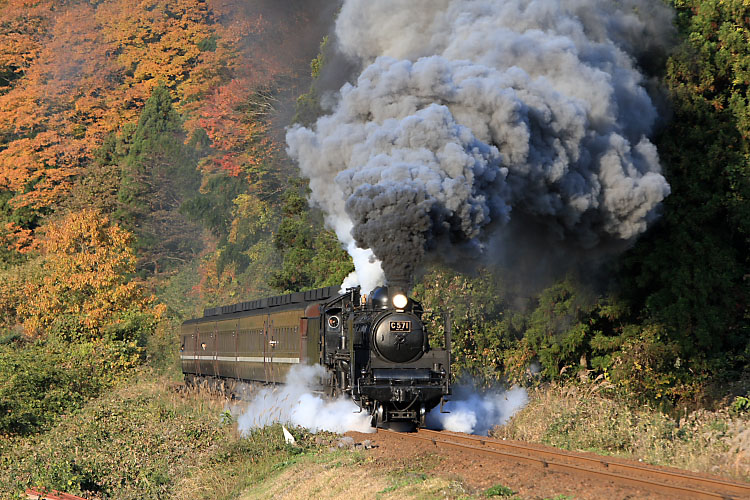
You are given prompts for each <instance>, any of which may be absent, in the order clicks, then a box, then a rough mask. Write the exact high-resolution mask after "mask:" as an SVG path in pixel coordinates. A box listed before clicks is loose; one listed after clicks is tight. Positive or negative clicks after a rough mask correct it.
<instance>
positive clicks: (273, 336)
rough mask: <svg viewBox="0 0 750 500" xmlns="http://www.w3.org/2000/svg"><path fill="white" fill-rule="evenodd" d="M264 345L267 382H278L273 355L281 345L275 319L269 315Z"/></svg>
mask: <svg viewBox="0 0 750 500" xmlns="http://www.w3.org/2000/svg"><path fill="white" fill-rule="evenodd" d="M265 340H266V341H265V342H264V343H263V366H264V367H265V373H266V381H267V382H276V370H274V364H273V355H274V351H275V350H276V346H277V345H278V344H279V339H278V336H277V332H276V330H275V328H274V326H273V319H272V318H271V316H270V315H269V316H268V317H267V319H266V336H265Z"/></svg>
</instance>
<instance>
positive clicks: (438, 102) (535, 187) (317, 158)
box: [287, 0, 671, 290]
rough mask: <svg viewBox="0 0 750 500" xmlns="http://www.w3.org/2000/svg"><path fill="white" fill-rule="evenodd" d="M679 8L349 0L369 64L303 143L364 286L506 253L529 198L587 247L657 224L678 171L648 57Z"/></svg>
mask: <svg viewBox="0 0 750 500" xmlns="http://www.w3.org/2000/svg"><path fill="white" fill-rule="evenodd" d="M668 26H671V11H670V10H669V9H668V8H666V7H664V6H663V5H661V4H660V2H649V1H648V0H623V1H619V2H612V1H610V0H504V1H497V0H408V1H399V0H381V1H378V2H371V1H367V0H346V1H345V2H344V4H343V7H342V9H341V12H340V14H339V17H338V19H337V22H336V35H337V38H338V42H339V46H340V47H339V48H340V50H341V51H342V52H343V53H344V54H346V55H347V56H349V57H353V58H357V59H359V60H360V61H361V62H362V64H363V66H364V67H365V69H364V70H363V71H362V73H361V74H360V76H359V78H358V79H357V81H356V82H355V83H353V84H346V85H344V86H343V87H342V88H341V90H340V92H339V95H338V97H337V101H336V103H335V104H334V107H333V110H332V113H331V114H330V115H327V116H323V117H321V118H320V119H318V121H317V123H316V124H315V125H314V127H313V128H312V129H308V128H304V127H300V126H296V127H293V128H291V129H290V130H289V131H288V132H287V144H288V153H289V154H290V156H291V157H292V158H294V159H296V160H297V161H298V162H299V165H300V168H301V170H302V173H303V175H305V176H307V177H309V179H310V187H311V189H312V194H311V202H313V203H314V204H317V205H319V206H320V207H322V208H323V209H324V211H325V212H326V213H327V217H328V218H327V222H328V223H329V225H330V226H331V227H333V228H334V230H335V231H336V234H337V235H338V237H339V238H340V240H341V241H342V242H343V243H344V245H345V246H346V247H347V249H348V250H349V251H350V253H352V255H353V256H354V261H355V267H356V271H357V274H358V276H357V279H358V280H359V282H360V284H361V285H362V286H363V289H365V290H369V289H371V288H372V287H374V286H375V285H377V284H379V282H382V280H383V275H382V271H385V277H386V278H387V279H388V281H389V282H391V283H400V284H402V285H404V286H406V287H408V286H409V285H410V281H411V280H412V279H413V274H414V272H415V271H417V270H418V269H419V268H420V264H421V263H422V262H423V260H424V259H425V258H426V257H428V256H429V257H430V258H437V259H442V260H443V261H445V262H448V263H451V262H455V261H466V260H467V259H473V258H479V257H485V258H486V257H489V258H490V259H491V257H492V254H493V251H492V249H491V248H490V247H489V246H488V244H487V242H488V241H489V240H490V236H492V234H493V233H495V234H496V230H497V229H498V228H503V227H508V225H509V224H512V223H513V215H514V213H517V214H523V216H524V217H523V218H526V219H528V218H529V217H530V218H531V219H532V220H534V221H537V222H538V223H540V224H541V225H543V226H544V227H546V228H548V230H549V233H550V234H554V235H555V236H556V237H557V238H559V239H566V240H569V241H574V242H576V244H577V245H578V246H580V247H581V248H594V247H596V246H597V245H599V244H600V243H602V242H608V241H623V242H627V241H630V240H632V239H634V238H635V237H637V236H638V235H639V234H640V233H642V232H643V231H644V230H645V229H646V228H647V226H648V224H649V223H650V222H651V221H652V220H653V219H654V218H655V216H656V212H655V209H656V208H657V206H658V204H659V203H660V202H661V201H662V200H663V199H664V198H665V197H666V196H667V195H668V194H669V192H670V188H669V185H668V184H667V182H666V180H665V178H664V177H663V176H662V175H661V173H660V170H661V169H660V165H659V159H658V155H657V151H656V148H655V146H654V145H653V144H652V143H651V142H650V141H649V139H648V136H649V134H650V133H651V132H652V129H653V126H654V123H655V121H656V119H657V112H656V109H655V106H654V104H653V103H652V100H651V98H650V97H649V95H648V93H647V92H646V89H645V86H646V83H647V82H646V80H645V79H644V77H643V76H642V75H641V73H640V72H639V71H638V69H637V64H636V60H638V59H639V58H641V59H643V58H646V57H647V56H648V55H649V54H651V53H654V52H655V51H663V50H664V48H665V46H666V43H667V42H666V37H665V36H664V35H663V33H664V32H665V30H666V31H668V28H665V27H668ZM523 218H522V219H523ZM506 243H510V242H506ZM381 265H382V270H381Z"/></svg>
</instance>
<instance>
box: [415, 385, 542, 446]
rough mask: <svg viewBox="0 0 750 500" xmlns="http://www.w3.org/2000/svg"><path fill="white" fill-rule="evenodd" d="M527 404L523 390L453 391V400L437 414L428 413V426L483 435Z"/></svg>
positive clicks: (463, 388)
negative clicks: (442, 411)
mask: <svg viewBox="0 0 750 500" xmlns="http://www.w3.org/2000/svg"><path fill="white" fill-rule="evenodd" d="M528 401H529V397H528V394H527V393H526V391H525V390H524V389H522V388H519V387H514V388H512V389H509V390H508V391H485V392H481V391H477V390H476V389H475V388H474V387H473V386H471V385H459V386H456V387H454V388H453V397H452V398H451V401H449V402H447V403H446V404H445V406H444V407H443V409H444V410H445V411H447V412H450V413H440V411H439V409H438V408H435V409H434V410H432V411H431V412H430V413H428V414H427V427H429V428H430V429H435V430H443V429H445V430H448V431H453V432H465V433H467V434H478V435H481V436H486V435H487V434H488V433H489V431H490V430H491V429H492V428H493V427H495V426H496V425H503V424H504V423H505V422H506V421H507V420H508V419H509V418H510V417H512V416H513V415H514V414H515V413H516V411H518V410H520V409H521V408H523V407H524V406H525V405H526V403H527V402H528Z"/></svg>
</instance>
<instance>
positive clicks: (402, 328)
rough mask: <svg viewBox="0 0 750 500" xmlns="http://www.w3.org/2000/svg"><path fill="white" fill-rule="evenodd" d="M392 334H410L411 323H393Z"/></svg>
mask: <svg viewBox="0 0 750 500" xmlns="http://www.w3.org/2000/svg"><path fill="white" fill-rule="evenodd" d="M391 331H392V332H410V331H411V321H391Z"/></svg>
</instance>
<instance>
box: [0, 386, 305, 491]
mask: <svg viewBox="0 0 750 500" xmlns="http://www.w3.org/2000/svg"><path fill="white" fill-rule="evenodd" d="M143 378H153V374H152V373H151V372H146V373H145V374H144V377H143ZM170 386H171V385H170V384H169V383H168V381H166V380H164V379H161V380H157V381H155V382H151V381H149V382H141V383H137V384H135V385H133V386H130V387H127V388H121V389H118V390H116V391H115V392H114V393H112V394H110V395H107V396H104V397H102V398H100V399H98V400H96V401H93V402H90V403H89V404H88V405H86V407H85V408H83V409H82V410H81V411H79V412H78V413H77V414H76V415H73V416H68V417H66V418H64V419H63V420H62V421H61V423H60V424H59V425H58V426H57V427H55V428H54V429H52V430H51V431H49V432H47V433H45V434H43V435H39V436H35V437H33V438H27V439H23V440H16V443H15V446H14V447H13V448H12V449H8V450H6V451H4V452H3V453H2V454H0V498H6V496H3V495H13V494H20V493H21V492H23V490H24V489H25V488H26V487H29V486H31V485H34V486H43V487H48V488H53V489H58V490H64V491H67V492H69V493H73V494H82V495H87V494H89V495H91V496H96V497H97V498H102V499H123V500H124V499H136V498H137V499H161V498H173V497H175V496H180V495H179V491H180V490H181V489H189V490H190V495H189V498H196V497H197V496H199V495H198V493H197V492H196V490H202V491H203V490H205V491H207V492H209V491H214V489H213V488H216V487H217V482H218V481H222V480H226V479H224V478H226V477H232V476H234V479H232V481H233V483H234V485H235V486H236V485H238V484H239V485H241V484H242V483H243V481H247V480H248V479H247V478H248V477H249V476H251V475H252V474H255V473H256V472H260V471H265V472H268V471H269V470H270V469H272V468H273V467H274V466H275V465H277V464H279V463H284V462H285V461H288V460H290V459H291V458H292V457H293V456H294V455H297V454H300V453H301V452H302V451H304V449H305V448H307V447H309V446H312V444H311V443H312V437H311V436H310V434H309V433H308V432H306V431H302V430H299V429H291V431H292V432H293V433H294V435H295V438H296V439H297V444H298V446H300V447H301V448H300V447H297V448H292V447H290V446H289V445H287V444H286V443H285V441H284V437H283V434H282V431H281V426H280V425H275V426H271V427H267V428H264V429H258V430H255V431H253V432H252V433H251V434H250V435H249V436H247V437H246V438H241V437H239V436H238V435H237V434H236V433H235V432H234V427H233V426H232V425H231V424H227V423H224V422H222V419H221V414H222V408H223V403H222V402H220V401H212V400H209V399H207V398H206V397H205V395H202V394H185V393H178V392H176V391H174V390H170V389H168V387H170ZM0 448H2V440H0ZM219 478H222V479H219ZM196 479H197V480H198V481H199V482H200V483H201V484H200V487H197V488H196V487H195V483H194V481H195V480H196ZM207 481H212V484H208V483H207ZM184 483H189V484H184ZM213 498H215V496H213Z"/></svg>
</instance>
